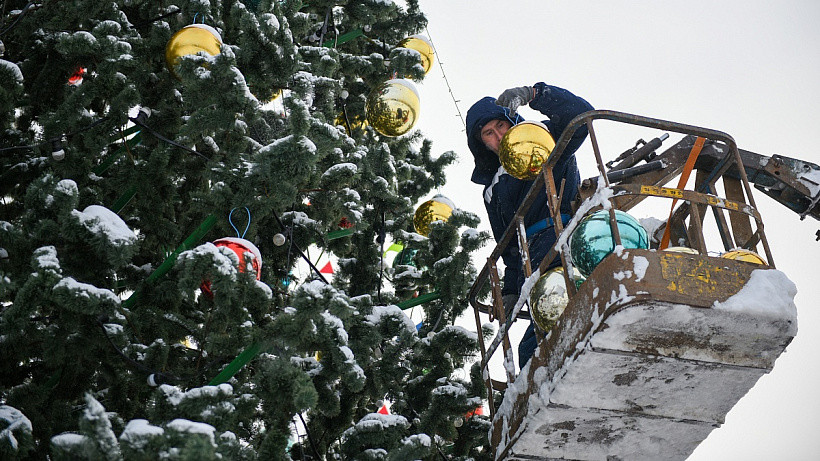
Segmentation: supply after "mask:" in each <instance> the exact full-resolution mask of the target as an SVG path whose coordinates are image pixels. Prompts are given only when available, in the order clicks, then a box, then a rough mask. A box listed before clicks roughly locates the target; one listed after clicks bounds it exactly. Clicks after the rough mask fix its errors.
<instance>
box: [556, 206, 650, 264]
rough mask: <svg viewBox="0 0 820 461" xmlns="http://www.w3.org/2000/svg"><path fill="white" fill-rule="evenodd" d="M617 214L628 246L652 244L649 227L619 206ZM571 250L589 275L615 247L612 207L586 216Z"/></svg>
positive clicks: (570, 243)
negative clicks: (610, 214)
mask: <svg viewBox="0 0 820 461" xmlns="http://www.w3.org/2000/svg"><path fill="white" fill-rule="evenodd" d="M615 218H616V220H617V222H618V232H620V234H621V245H623V247H624V248H649V239H648V238H647V235H646V230H645V229H644V228H643V226H641V224H640V223H639V222H638V220H636V219H635V218H633V217H632V216H630V215H629V214H628V213H625V212H623V211H620V210H615ZM569 250H570V254H571V256H572V263H573V264H574V265H575V267H577V268H578V270H579V271H580V272H581V274H582V275H583V276H584V277H589V274H591V273H592V270H593V269H595V266H597V265H598V263H600V262H601V261H602V260H603V259H604V258H605V257H607V256H608V255H609V254H610V253H612V252H613V251H614V250H615V242H614V238H613V237H612V229H611V228H610V226H609V211H607V210H601V211H597V212H595V213H593V214H591V215H589V216H587V217H586V218H584V219H583V220H582V221H581V223H580V224H578V227H577V228H576V229H575V230H574V231H573V232H572V236H570V242H569Z"/></svg>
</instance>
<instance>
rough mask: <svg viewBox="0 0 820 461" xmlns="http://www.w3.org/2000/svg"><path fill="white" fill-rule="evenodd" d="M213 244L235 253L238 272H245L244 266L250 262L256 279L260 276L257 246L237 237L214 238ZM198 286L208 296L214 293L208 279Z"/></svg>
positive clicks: (260, 262)
mask: <svg viewBox="0 0 820 461" xmlns="http://www.w3.org/2000/svg"><path fill="white" fill-rule="evenodd" d="M213 244H214V245H215V246H217V247H226V248H228V249H230V250H231V251H233V252H234V253H236V256H237V258H239V267H238V268H237V269H239V272H245V268H246V267H248V264H249V263H250V265H251V267H253V270H254V272H256V280H259V279H261V278H262V254H261V253H260V252H259V248H256V245H254V244H253V243H251V242H250V241H248V240H245V239H242V238H237V237H224V238H221V239H218V240H214V242H213ZM247 254H250V261H248V260H246V259H245V256H246V255H247ZM200 288H201V289H202V292H203V293H205V294H206V295H207V296H208V297H209V298H213V296H214V295H213V292H211V282H210V281H209V280H204V281H203V282H202V285H200Z"/></svg>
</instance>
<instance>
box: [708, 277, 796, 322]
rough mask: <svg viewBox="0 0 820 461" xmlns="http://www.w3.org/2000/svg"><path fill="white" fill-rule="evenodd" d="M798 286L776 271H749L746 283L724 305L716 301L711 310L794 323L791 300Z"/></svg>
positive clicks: (794, 314) (794, 311)
mask: <svg viewBox="0 0 820 461" xmlns="http://www.w3.org/2000/svg"><path fill="white" fill-rule="evenodd" d="M795 295H797V286H795V284H794V282H792V281H791V280H789V278H788V277H786V274H784V273H783V272H780V271H779V270H776V269H766V270H762V269H757V270H754V271H752V275H751V277H749V281H748V282H746V285H744V286H743V288H741V290H740V291H739V292H737V293H736V294H735V295H734V296H732V297H731V298H729V299H727V300H726V301H724V302H722V303H721V302H718V301H715V304H714V305H713V306H712V307H713V308H714V309H719V310H725V311H735V312H746V313H750V314H755V315H760V316H767V317H777V318H784V319H786V320H789V321H791V322H793V323H797V307H796V306H795V305H794V297H795Z"/></svg>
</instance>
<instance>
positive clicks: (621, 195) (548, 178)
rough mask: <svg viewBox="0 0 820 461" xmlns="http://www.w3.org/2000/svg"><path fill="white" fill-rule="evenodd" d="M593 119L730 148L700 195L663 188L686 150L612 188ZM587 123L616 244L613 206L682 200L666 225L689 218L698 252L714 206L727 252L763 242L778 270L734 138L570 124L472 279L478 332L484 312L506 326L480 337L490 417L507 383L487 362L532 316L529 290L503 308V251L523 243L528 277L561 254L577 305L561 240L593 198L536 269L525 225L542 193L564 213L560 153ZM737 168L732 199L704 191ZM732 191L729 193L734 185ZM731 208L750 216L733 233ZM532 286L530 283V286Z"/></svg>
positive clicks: (634, 121) (644, 122)
mask: <svg viewBox="0 0 820 461" xmlns="http://www.w3.org/2000/svg"><path fill="white" fill-rule="evenodd" d="M595 120H608V121H614V122H619V123H625V124H629V125H637V126H642V127H647V128H655V129H659V130H665V131H671V132H675V133H679V134H684V135H688V137H692V136H694V137H701V138H705V139H706V140H709V141H712V146H717V145H719V144H717V143H722V144H723V145H724V146H726V147H728V149H727V150H726V155H725V157H724V158H723V159H722V160H721V161H720V162H718V164H717V165H716V166H715V167H714V168H713V169H712V171H710V172H708V176H707V175H704V176H703V177H701V176H699V177H698V178H697V180H696V188H700V189H701V191H694V190H682V189H677V188H667V187H663V185H664V184H666V183H667V182H668V181H669V180H670V179H671V178H672V177H674V176H677V175H679V174H680V171H681V170H682V169H683V163H684V162H680V153H678V156H677V158H676V162H677V163H680V165H679V166H678V167H670V168H671V171H672V173H670V171H666V172H664V173H663V174H654V176H652V177H651V178H650V182H651V183H650V184H641V183H640V182H637V181H640V180H642V179H646V177H644V176H640V175H639V176H635V177H632V178H629V179H627V180H625V181H624V183H623V184H616V185H612V184H610V180H609V179H608V174H607V171H606V169H605V166H604V165H605V164H604V162H603V160H602V156H601V149H600V146H599V143H598V139H597V136H596V133H595V130H594V127H593V121H595ZM582 126H586V127H587V129H588V131H589V138H590V141H591V144H592V148H593V152H594V155H595V160H596V162H597V165H598V170H599V173H600V176H599V177H598V181H601V180H603V182H604V184H603V186H604V187H607V188H609V189H610V190H611V191H612V194H611V195H610V196H609V197H608V198H607V200H608V201H609V202H610V205H612V206H610V207H608V208H609V224H610V229H611V232H612V237H613V240H614V243H615V245H620V244H621V237H620V233H619V231H618V226H617V221H616V217H615V209H616V208H617V209H621V210H627V209H630V208H632V207H634V206H635V205H637V204H638V203H639V202H640V201H642V200H643V199H644V198H646V197H663V198H668V199H674V200H682V201H683V202H684V203H682V204H681V205H680V206H679V207H678V208H677V210H676V211H675V213H674V214H673V215H672V218H671V219H670V220H669V221H668V222H667V223H666V225H667V226H673V225H677V226H681V225H683V223H684V220H685V219H686V218H687V217H688V218H689V230H687V231H686V235H687V236H688V237H689V240H690V241H691V245H692V246H693V247H694V248H695V249H696V250H698V252H699V253H700V254H706V253H707V250H706V242H705V239H704V237H703V217H704V216H703V210H704V209H705V208H707V207H710V208H712V209H713V211H714V215H715V219H716V222H717V226H718V231H719V233H720V237H721V241H722V243H723V246H724V249H725V250H730V249H732V248H733V247H734V245H735V244H737V246H741V247H744V248H754V247H755V245H756V244H757V243H760V244H761V245H762V246H763V249H764V251H765V255H766V259H767V261H768V265H769V266H770V267H774V262H773V259H772V255H771V251H770V249H769V244H768V241H767V240H766V236H765V233H764V231H763V222H762V220H761V218H760V215H759V213H758V212H757V210H756V205H755V203H754V198H753V196H752V188H751V187H750V185H749V181H748V178H747V177H746V171H745V169H744V167H743V161H742V159H741V156H740V153H739V151H738V148H737V145H736V144H735V141H734V139H733V138H732V137H731V136H729V135H728V134H726V133H723V132H721V131H716V130H711V129H706V128H701V127H697V126H692V125H686V124H681V123H676V122H670V121H665V120H659V119H653V118H649V117H643V116H638V115H632V114H626V113H622V112H616V111H608V110H593V111H589V112H586V113H583V114H581V115H579V116H577V117H576V118H574V119H573V120H572V121H571V122H570V123H569V125H568V126H567V128H566V129H565V130H564V132H563V134H562V135H561V137H560V138H559V140H558V142H557V143H556V146H555V149H554V150H553V151H552V153H551V154H550V156H549V158H548V159H547V161H546V162H544V164H543V165H542V169H541V173H540V174H539V175H538V176H537V177H536V178H535V180H534V183H533V185H532V187H531V188H530V190H529V192H528V193H527V195H526V197H525V198H524V201H523V202H522V204H521V206H520V207H519V209H518V210H517V212H516V213H515V216H514V217H513V220H512V223H511V224H510V226H509V227H508V228H507V229H506V231H505V232H504V234H503V236H502V237H501V239H500V240H499V242H498V243H497V245H496V247H495V248H494V249H493V251H492V253H491V254H490V256H489V257H488V258H487V262H486V264H484V266H483V267H482V269H481V272H480V273H479V275H478V277H477V278H476V281H475V282H474V284H473V286H472V287H471V289H470V292H469V300H470V304H471V305H472V306H473V310H474V313H475V320H476V328H477V329H478V331H481V320H480V317H479V314H480V313H485V314H489V317H490V321H491V322H492V321H494V320H496V319H497V320H498V321H499V324H500V327H499V329H498V332H497V334H496V336H495V338H494V339H493V341H492V343H491V344H490V347H489V348H487V347H486V345H485V342H484V339H483V337H482V335H479V345H480V348H481V359H482V362H481V365H482V371H483V376H484V379H485V385H486V386H487V389H488V394H489V396H490V397H489V399H488V400H489V408H490V415H491V418H494V417H495V405H494V401H493V397H492V396H493V389H494V388H498V389H503V388H504V387H506V384H505V383H504V382H500V381H494V380H492V379H491V377H490V371H489V361H490V359H491V358H492V356H493V354H494V353H495V352H496V351H497V349H498V347H499V346H500V345H501V344H503V348H504V352H505V357H508V359H507V360H510V358H509V354H510V353H511V347H512V346H511V344H510V340H509V336H508V334H509V330H510V327H511V325H512V324H513V322H515V321H516V320H517V319H519V318H529V315H528V312H527V311H524V310H523V309H522V308H521V307H522V305H523V302H522V298H523V299H527V297H528V295H529V293H523V292H522V294H521V295H520V297H519V301H518V303H516V307H517V308H514V309H510V310H509V311H505V307H504V305H503V301H502V296H501V284H500V280H499V275H498V268H497V262H498V259H499V257H500V256H501V254H502V253H503V251H504V250H505V249H506V248H507V246H508V245H510V244H511V243H512V242H513V238H516V242H517V244H518V247H519V251H520V252H521V256H522V258H521V260H522V266H523V267H522V269H523V272H524V275H525V276H526V277H527V279H530V277H531V276H532V275H533V273H536V275H540V274H543V273H544V272H545V271H546V270H547V268H548V267H549V266H550V264H551V263H552V261H554V260H555V259H556V257H560V261H561V265H562V266H563V269H564V277H565V282H566V288H567V292H568V296H569V298H570V301H569V302H570V303H572V298H573V297H574V295H575V294H576V288H575V284H574V283H572V281H571V280H570V274H572V273H573V267H572V261H571V260H570V258H568V255H566V254H565V252H564V251H563V250H562V249H561V248H562V247H563V246H565V245H563V243H565V242H566V236H569V235H570V233H571V232H572V231H573V230H574V228H575V227H576V226H577V224H578V223H579V221H580V220H581V218H582V217H583V214H585V213H586V212H588V211H589V210H590V208H591V206H590V205H589V202H588V201H587V202H585V203H584V204H581V206H579V208H578V212H576V215H575V216H574V217H573V219H572V220H571V221H570V222H569V223H567V226H566V228H565V227H564V224H563V223H562V222H561V220H560V219H556V220H554V223H555V225H554V230H555V234H556V242H557V243H556V245H553V247H552V248H551V249H550V250H549V252H548V253H547V255H546V256H545V257H544V258H543V260H542V261H541V262H540V264H539V266H538V268H536V269H535V271H534V270H533V268H532V265H531V261H530V258H529V248H528V243H527V238H526V231H525V226H524V216H526V214H527V212H528V210H529V209H530V207H531V206H532V204H533V202H534V201H535V199H536V196H537V195H538V194H539V193H540V191H541V190H542V189H544V190H546V195H547V204H548V208H549V212H550V215H551V216H560V204H561V203H562V200H561V197H560V195H561V193H562V192H563V191H559V189H558V188H556V184H555V181H554V179H553V174H552V173H553V168H554V167H555V165H556V164H557V163H558V161H559V159H560V158H561V156H562V155H563V154H564V151H565V149H566V147H567V145H568V144H569V142H570V139H571V137H572V135H573V134H574V133H575V131H576V130H578V129H579V128H581V127H582ZM686 139H688V138H684V140H683V141H681V142H684V141H685V140H686ZM693 139H694V138H693ZM679 144H681V143H679ZM721 148H722V147H721ZM673 149H674V147H673ZM679 150H680V149H679ZM670 151H672V149H670V150H667V151H666V152H665V153H664V154H662V155H661V156H659V157H663V155H665V154H666V153H668V152H670ZM732 167H734V170H732V173H733V175H735V176H739V178H740V181H739V182H740V183H741V184H742V189H740V188H739V187H734V188H733V191H732V194H733V195H734V197H733V200H729V199H726V198H721V197H718V196H716V195H713V194H711V193H705V192H702V191H703V190H705V191H707V192H714V191H715V190H716V187H715V186H716V181H717V180H718V179H720V178H721V177H724V175H726V173H727V172H728V171H730V169H731V168H732ZM724 181H725V182H726V181H728V179H727V178H724ZM733 181H736V180H733ZM734 184H735V186H736V185H737V184H736V182H735V183H734ZM726 188H727V192H728V190H729V186H728V184H727V186H726ZM744 195H745V200H747V202H746V201H744ZM619 201H620V202H619ZM585 205H586V206H585ZM727 211H728V212H729V213H730V216H731V215H732V213H735V214H740V215H744V217H743V218H742V219H744V220H745V221H746V223H747V224H746V225H742V224H737V223H742V222H743V221H742V220H738V219H732V230H731V231H730V230H729V226H728V223H727V221H726V219H725V216H724V212H727ZM545 217H546V216H545ZM749 218H751V219H753V220H754V221H755V223H756V230H754V231H753V232H751V231H746V230H744V229H745V228H746V227H748V228H749V229H751V228H750V226H749V225H748V222H749ZM488 281H489V283H490V288H491V295H492V304H489V305H488V304H484V303H482V302H480V301H479V300H478V296H479V293H481V292H482V291H483V289H484V287H485V285H486V283H487V282H488ZM529 285H530V286H531V284H529ZM526 286H528V283H527V282H525V287H526ZM536 337H537V339H538V341H539V343H540V342H541V341H542V340H543V339H544V332H541V331H540V330H539V329H538V328H536ZM505 370H506V382H507V383H511V382H513V381H514V380H515V378H516V377H515V373H514V369H513V367H512V366H505Z"/></svg>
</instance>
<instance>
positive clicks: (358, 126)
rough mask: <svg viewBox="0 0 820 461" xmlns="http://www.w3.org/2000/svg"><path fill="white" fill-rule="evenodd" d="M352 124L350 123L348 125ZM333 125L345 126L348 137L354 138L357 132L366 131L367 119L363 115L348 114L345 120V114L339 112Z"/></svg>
mask: <svg viewBox="0 0 820 461" xmlns="http://www.w3.org/2000/svg"><path fill="white" fill-rule="evenodd" d="M348 122H350V123H348ZM333 124H334V125H336V126H343V127H345V131H347V135H348V136H353V133H354V132H356V131H360V130H364V129H365V128H367V118H365V117H364V116H362V115H351V114H348V115H347V117H346V118H345V113H344V112H339V115H337V116H336V119H335V120H333Z"/></svg>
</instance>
